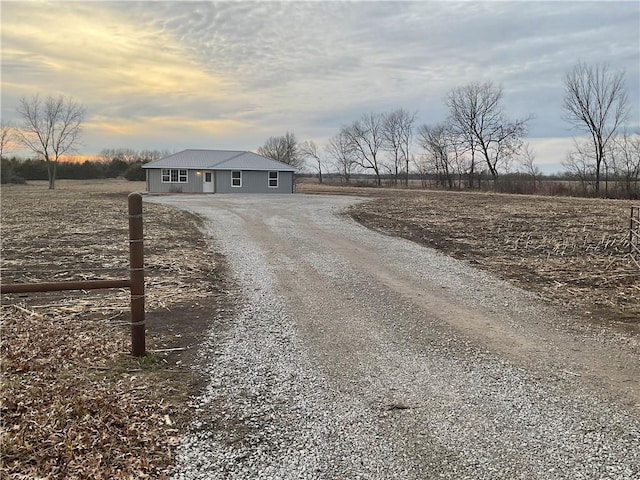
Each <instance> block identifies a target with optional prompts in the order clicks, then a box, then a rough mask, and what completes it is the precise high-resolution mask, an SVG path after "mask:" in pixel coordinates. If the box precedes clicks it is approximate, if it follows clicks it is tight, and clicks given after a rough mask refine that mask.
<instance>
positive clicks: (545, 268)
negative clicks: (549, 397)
mask: <svg viewBox="0 0 640 480" xmlns="http://www.w3.org/2000/svg"><path fill="white" fill-rule="evenodd" d="M297 191H298V192H301V193H331V194H351V195H364V196H373V197H376V198H375V200H373V201H372V202H368V203H362V204H359V205H356V206H355V207H352V208H351V210H350V214H351V215H352V216H353V218H355V219H356V220H358V221H359V222H361V223H363V224H364V225H366V226H368V227H370V228H373V229H376V230H380V231H383V232H386V233H388V234H391V235H399V236H401V237H404V238H407V239H410V240H413V241H415V242H418V243H421V244H424V245H428V246H430V247H433V248H437V249H438V250H440V251H442V252H444V253H446V254H447V255H451V256H453V257H455V258H458V259H461V260H465V261H467V262H469V263H471V264H472V265H475V266H477V267H478V268H481V269H485V270H488V271H490V272H493V273H495V274H498V275H499V276H500V277H502V278H505V279H507V280H510V281H512V282H514V283H516V284H517V285H520V286H522V287H523V288H525V289H527V290H530V291H533V292H538V293H539V294H541V295H542V296H544V297H545V298H547V299H549V300H551V301H552V302H554V303H555V304H556V305H557V306H559V307H562V308H564V309H567V310H569V311H571V313H573V314H575V315H578V316H582V317H584V318H585V319H588V320H590V321H593V322H604V323H607V324H611V325H616V326H619V327H621V328H625V329H635V330H638V329H640V267H639V266H638V265H637V263H635V262H634V261H633V260H632V258H631V257H630V255H629V254H628V251H629V243H628V242H629V215H630V207H631V205H632V204H633V202H630V201H620V200H603V199H585V198H571V197H541V196H540V197H538V196H526V195H502V194H491V193H475V192H442V191H428V192H427V191H419V190H409V191H407V190H399V189H398V190H393V189H377V188H349V187H344V186H331V185H318V184H309V183H302V184H299V185H298V186H297Z"/></svg>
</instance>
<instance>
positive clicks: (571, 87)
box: [563, 62, 629, 193]
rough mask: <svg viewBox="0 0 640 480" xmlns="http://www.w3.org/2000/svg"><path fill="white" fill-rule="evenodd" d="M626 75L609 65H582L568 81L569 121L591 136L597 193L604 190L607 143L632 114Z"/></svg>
mask: <svg viewBox="0 0 640 480" xmlns="http://www.w3.org/2000/svg"><path fill="white" fill-rule="evenodd" d="M624 75H625V73H624V71H623V70H620V71H618V72H610V71H609V67H608V66H607V65H595V66H590V65H587V64H585V63H582V62H580V63H578V64H577V65H576V66H575V67H574V68H573V70H572V71H571V72H569V73H568V74H567V76H566V77H565V81H564V85H565V97H564V103H563V108H564V110H565V119H566V120H567V121H568V122H569V123H571V124H572V125H573V126H574V127H575V128H576V129H578V130H581V131H583V132H585V133H587V134H589V136H590V137H591V139H590V141H591V143H592V145H593V152H594V154H595V156H594V161H595V164H594V172H595V190H596V193H598V192H599V191H600V176H601V168H602V165H603V162H604V161H605V154H606V149H607V144H608V143H609V141H610V140H611V138H613V136H614V135H615V132H616V130H617V129H618V127H620V125H621V124H622V123H623V122H624V121H625V120H626V119H627V117H628V115H629V108H628V105H627V102H628V97H627V92H626V89H625V85H624Z"/></svg>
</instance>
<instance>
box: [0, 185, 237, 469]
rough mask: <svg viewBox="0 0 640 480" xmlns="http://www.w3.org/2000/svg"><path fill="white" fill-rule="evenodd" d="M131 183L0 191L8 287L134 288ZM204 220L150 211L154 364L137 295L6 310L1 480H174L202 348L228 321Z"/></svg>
mask: <svg viewBox="0 0 640 480" xmlns="http://www.w3.org/2000/svg"><path fill="white" fill-rule="evenodd" d="M143 188H144V184H142V183H134V182H126V181H103V182H98V181H96V182H73V181H60V182H58V184H57V189H56V190H55V191H49V190H47V187H46V183H45V182H29V184H28V185H23V186H22V185H21V186H13V185H8V186H5V185H3V187H2V196H1V200H2V271H1V272H2V283H13V282H37V281H57V280H71V279H74V280H79V279H107V278H109V279H113V278H127V276H128V270H127V269H128V240H127V239H128V220H127V195H128V193H130V192H131V191H137V190H140V189H143ZM199 222H200V219H199V218H197V217H195V216H193V215H190V214H187V213H184V212H180V211H178V210H176V209H174V208H170V207H165V206H160V205H148V204H146V203H145V205H144V228H145V266H146V270H145V276H146V288H147V290H146V312H147V313H146V320H147V338H146V341H147V352H148V355H147V356H146V357H144V358H141V359H136V358H133V357H132V356H130V355H129V352H130V349H131V346H130V345H131V343H130V336H129V326H128V322H129V311H128V303H129V292H128V290H126V289H121V290H102V291H76V292H73V291H71V292H51V293H34V294H24V295H3V296H2V339H1V350H0V351H1V354H2V387H1V388H2V405H1V406H0V409H1V414H2V425H1V427H0V436H1V438H2V449H1V457H2V462H1V464H0V477H2V478H16V479H17V478H95V479H98V478H166V477H167V475H168V471H169V470H168V469H169V468H170V467H171V465H172V464H173V462H174V456H175V448H176V446H177V445H178V443H179V438H180V435H181V434H182V433H183V432H184V427H185V424H186V422H188V421H189V420H190V417H189V414H188V413H187V412H188V409H187V408H186V406H187V405H188V402H189V400H190V398H191V396H192V394H193V393H194V392H195V391H197V389H198V387H199V378H198V376H197V375H196V374H195V372H194V371H193V368H192V367H193V365H194V363H196V358H195V355H196V348H195V347H196V346H197V344H198V343H199V341H200V340H201V338H202V336H203V335H204V333H205V332H206V330H207V328H208V327H209V326H211V325H214V324H215V322H220V321H221V320H220V317H221V315H222V312H224V311H225V309H226V308H228V306H227V304H226V302H227V298H228V295H227V293H226V291H225V290H224V288H225V287H224V286H223V281H222V279H223V278H224V271H225V267H224V262H223V260H222V259H221V258H219V257H216V256H215V255H213V254H211V253H210V250H209V249H208V248H207V247H208V246H207V244H206V243H205V240H204V238H203V236H202V234H201V232H200V230H199V229H198V224H199Z"/></svg>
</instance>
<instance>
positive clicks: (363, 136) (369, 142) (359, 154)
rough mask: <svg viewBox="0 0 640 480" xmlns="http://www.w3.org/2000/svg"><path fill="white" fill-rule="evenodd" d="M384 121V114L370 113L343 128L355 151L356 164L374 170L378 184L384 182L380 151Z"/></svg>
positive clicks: (351, 147)
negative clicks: (381, 171)
mask: <svg viewBox="0 0 640 480" xmlns="http://www.w3.org/2000/svg"><path fill="white" fill-rule="evenodd" d="M383 123H384V116H383V115H382V114H379V113H368V114H364V115H363V116H362V117H361V118H360V120H356V121H355V122H353V124H352V125H350V126H348V127H346V128H343V132H344V133H343V134H344V135H345V137H346V139H347V141H348V142H349V144H350V149H351V150H352V151H353V152H354V159H355V162H356V164H357V165H359V166H360V167H362V168H363V169H365V170H373V173H374V174H375V176H376V183H377V184H378V186H380V185H381V184H382V181H381V177H380V167H381V165H380V158H379V153H380V150H381V149H382V146H383V142H384V133H383Z"/></svg>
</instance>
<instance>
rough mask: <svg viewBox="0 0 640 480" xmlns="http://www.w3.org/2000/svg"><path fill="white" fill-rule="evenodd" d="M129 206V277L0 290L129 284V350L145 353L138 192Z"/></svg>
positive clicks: (14, 285)
mask: <svg viewBox="0 0 640 480" xmlns="http://www.w3.org/2000/svg"><path fill="white" fill-rule="evenodd" d="M128 202H129V204H128V207H129V278H126V279H116V280H69V281H63V282H42V283H12V284H6V285H0V293H2V294H5V293H32V292H57V291H64V290H98V289H108V288H129V289H130V291H131V353H132V354H133V355H134V356H136V357H141V356H144V355H145V354H146V347H145V318H144V316H145V312H144V298H145V293H144V237H143V227H142V195H140V194H139V193H131V194H129V198H128Z"/></svg>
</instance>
